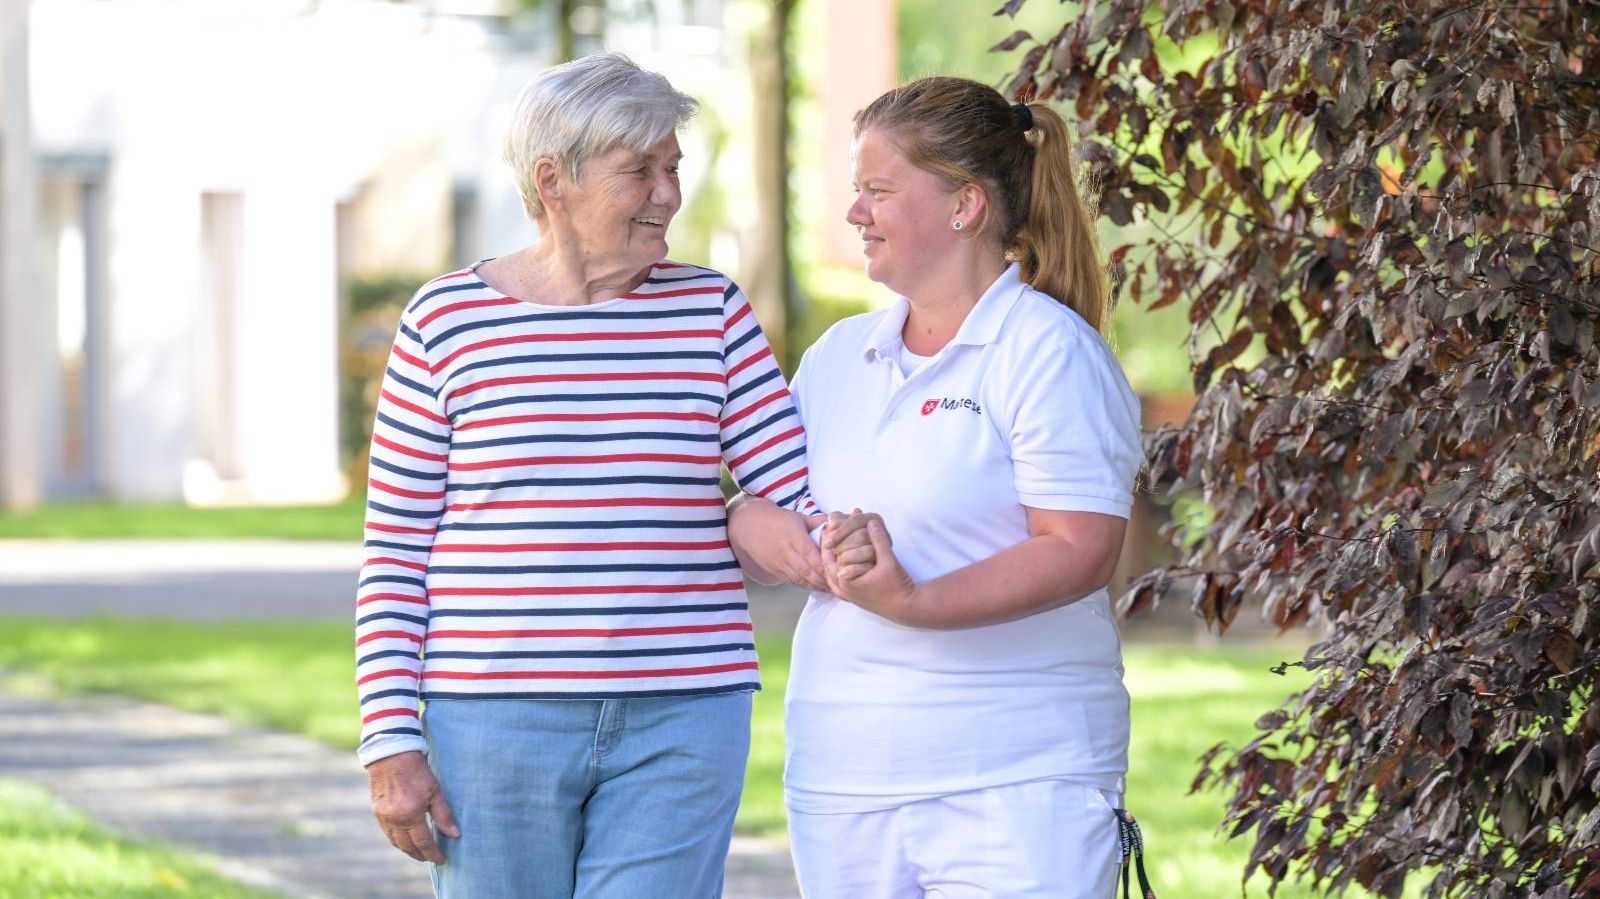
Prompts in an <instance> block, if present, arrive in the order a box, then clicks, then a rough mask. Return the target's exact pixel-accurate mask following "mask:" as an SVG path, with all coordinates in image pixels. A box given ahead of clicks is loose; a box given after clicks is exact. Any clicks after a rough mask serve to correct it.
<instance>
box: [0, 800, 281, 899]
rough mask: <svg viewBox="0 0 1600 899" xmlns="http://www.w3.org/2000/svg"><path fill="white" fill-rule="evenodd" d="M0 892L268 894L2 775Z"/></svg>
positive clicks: (132, 897)
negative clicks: (112, 829)
mask: <svg viewBox="0 0 1600 899" xmlns="http://www.w3.org/2000/svg"><path fill="white" fill-rule="evenodd" d="M0 895H3V896H16V897H72V899H95V897H108V899H109V897H116V899H156V897H172V896H196V897H202V896H203V897H216V899H235V897H237V899H266V894H264V893H258V892H256V891H254V890H250V889H247V888H245V887H243V886H239V885H237V884H234V883H231V882H229V881H227V880H225V879H223V878H222V877H220V876H218V875H216V874H214V873H212V872H211V871H209V870H207V869H206V868H205V867H204V866H203V865H202V864H200V863H199V862H196V861H192V860H190V859H187V858H183V857H181V856H179V855H177V854H174V853H172V852H168V851H166V850H163V849H158V848H153V847H148V846H141V845H138V844H135V843H131V842H128V841H126V840H122V839H119V838H117V837H114V836H111V835H110V834H107V833H106V832H104V831H102V830H100V829H99V828H97V827H95V826H94V825H92V824H90V823H89V822H88V821H87V820H85V819H84V818H83V816H82V815H80V814H78V813H77V812H75V811H73V810H72V809H70V808H67V807H66V806H64V805H62V804H61V803H59V802H57V801H56V800H55V799H54V798H53V797H51V796H50V795H49V794H48V793H46V792H45V791H44V790H42V789H40V788H38V787H35V786H33V785H31V784H27V783H22V782H19V781H13V780H3V779H0Z"/></svg>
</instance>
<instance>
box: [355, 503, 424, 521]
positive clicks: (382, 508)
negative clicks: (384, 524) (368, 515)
mask: <svg viewBox="0 0 1600 899" xmlns="http://www.w3.org/2000/svg"><path fill="white" fill-rule="evenodd" d="M367 508H368V509H371V510H372V511H374V512H383V513H384V514H387V515H395V516H398V517H400V518H419V519H420V518H438V517H439V510H437V509H435V510H434V511H432V512H416V511H413V510H411V509H396V508H395V507H393V506H386V505H384V504H383V503H378V502H373V501H372V500H367Z"/></svg>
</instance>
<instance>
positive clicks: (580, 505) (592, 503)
mask: <svg viewBox="0 0 1600 899" xmlns="http://www.w3.org/2000/svg"><path fill="white" fill-rule="evenodd" d="M722 504H723V501H722V500H721V499H720V498H718V497H715V496H708V497H706V498H704V499H697V498H692V497H685V498H670V497H662V498H660V499H656V498H652V497H648V496H625V497H618V498H616V499H504V500H494V501H492V502H486V503H451V504H450V505H449V506H448V507H447V508H449V510H450V511H452V512H467V511H472V510H477V509H615V508H620V507H625V506H720V505H722Z"/></svg>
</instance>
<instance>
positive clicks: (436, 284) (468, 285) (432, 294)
mask: <svg viewBox="0 0 1600 899" xmlns="http://www.w3.org/2000/svg"><path fill="white" fill-rule="evenodd" d="M484 261H485V262H487V261H488V260H484ZM477 264H478V265H481V264H482V263H477ZM474 267H475V266H468V267H466V268H459V269H456V270H455V271H452V272H445V273H444V274H442V275H439V276H438V277H435V278H430V279H429V280H427V281H425V282H423V284H422V286H421V287H418V288H417V289H416V292H415V293H413V294H412V295H411V300H410V302H408V303H406V312H405V314H406V316H407V317H421V316H424V315H427V314H428V313H429V312H430V311H432V310H434V309H436V308H438V307H440V306H443V305H446V304H448V303H450V302H452V301H454V300H458V299H462V298H463V297H464V295H467V294H471V293H473V292H474V291H477V292H483V291H486V290H488V289H489V286H488V285H487V284H485V283H483V279H482V278H479V277H478V275H477V273H476V272H474V271H473V268H474Z"/></svg>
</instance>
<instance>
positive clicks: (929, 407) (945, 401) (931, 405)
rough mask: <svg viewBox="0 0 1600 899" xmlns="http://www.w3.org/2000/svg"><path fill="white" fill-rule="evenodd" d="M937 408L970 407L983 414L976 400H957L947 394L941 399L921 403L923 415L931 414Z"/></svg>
mask: <svg viewBox="0 0 1600 899" xmlns="http://www.w3.org/2000/svg"><path fill="white" fill-rule="evenodd" d="M938 409H971V410H972V411H974V412H976V413H978V414H979V415H982V414H983V407H982V406H980V405H978V403H977V401H976V400H958V399H954V398H952V397H948V396H947V397H944V398H942V399H936V400H927V401H925V402H923V404H922V414H923V415H932V414H933V413H934V411H935V410H938Z"/></svg>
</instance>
